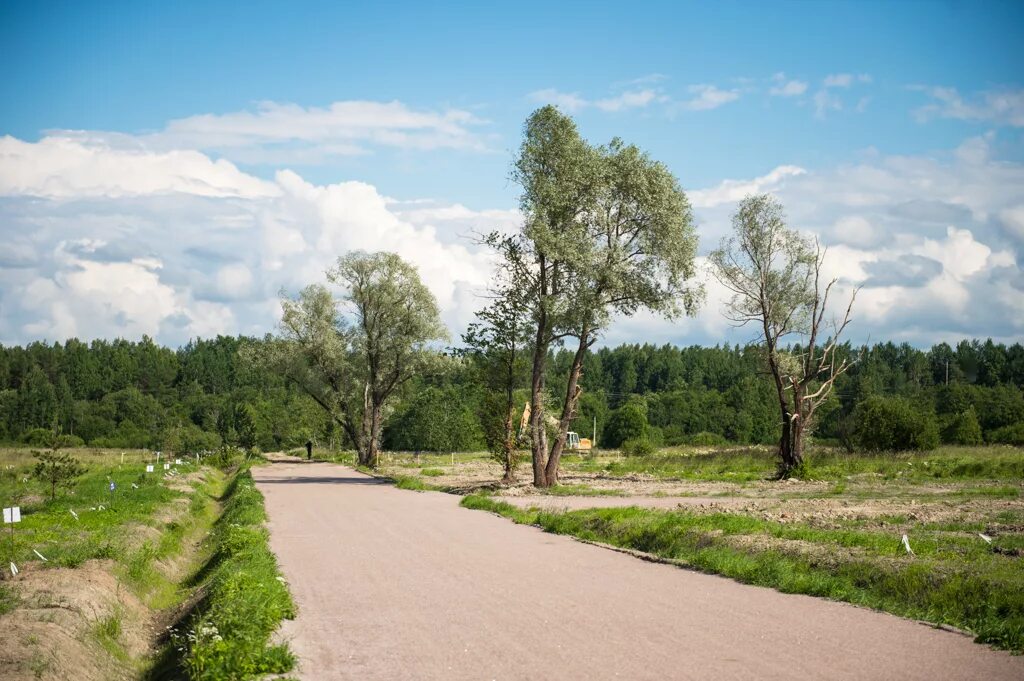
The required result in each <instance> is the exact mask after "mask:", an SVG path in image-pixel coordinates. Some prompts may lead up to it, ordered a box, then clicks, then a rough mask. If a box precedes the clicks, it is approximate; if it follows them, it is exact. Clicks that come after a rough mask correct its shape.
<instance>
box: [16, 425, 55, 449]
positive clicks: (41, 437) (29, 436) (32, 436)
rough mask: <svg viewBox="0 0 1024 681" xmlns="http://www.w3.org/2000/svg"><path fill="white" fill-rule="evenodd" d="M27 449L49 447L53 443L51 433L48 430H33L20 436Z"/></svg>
mask: <svg viewBox="0 0 1024 681" xmlns="http://www.w3.org/2000/svg"><path fill="white" fill-rule="evenodd" d="M21 441H22V442H24V443H25V444H27V445H28V446H29V447H49V446H50V445H51V444H52V443H53V431H52V430H50V429H49V428H33V429H32V430H29V431H26V432H25V433H24V434H22V436H21Z"/></svg>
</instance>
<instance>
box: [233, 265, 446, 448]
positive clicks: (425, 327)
mask: <svg viewBox="0 0 1024 681" xmlns="http://www.w3.org/2000/svg"><path fill="white" fill-rule="evenodd" d="M327 279H328V281H329V282H330V283H332V284H336V285H338V286H341V287H342V289H343V293H342V295H341V297H340V298H335V296H333V295H332V294H331V292H330V291H329V290H328V289H327V287H326V286H323V285H319V284H315V285H311V286H308V287H306V288H305V289H303V291H302V292H301V293H300V294H299V296H298V297H297V298H294V299H292V298H287V297H285V298H283V300H282V301H281V305H282V308H283V315H282V319H281V334H280V336H279V337H278V338H276V339H267V341H266V342H264V343H262V344H259V345H253V346H252V350H251V351H250V352H251V353H253V354H254V357H255V359H256V361H257V362H259V363H261V364H263V365H266V366H271V367H273V368H274V369H276V370H277V371H278V372H280V373H281V374H282V375H283V376H285V377H286V378H288V379H289V380H290V381H292V382H293V383H294V384H296V385H298V386H299V387H300V388H301V389H302V390H303V391H304V392H305V393H306V394H307V395H309V396H310V397H312V398H313V400H314V401H316V403H317V404H319V405H320V406H321V407H322V408H323V409H324V410H325V411H326V412H327V413H328V414H330V416H331V418H332V419H334V421H335V422H336V423H337V424H338V425H340V426H341V428H342V429H343V430H344V432H345V434H346V435H347V436H348V438H349V440H351V442H352V443H353V445H354V446H355V447H356V450H357V452H358V458H359V463H360V464H362V465H365V466H372V467H376V465H377V459H378V455H379V451H380V440H381V428H382V426H383V423H384V418H385V416H386V410H387V408H388V407H389V406H390V402H391V400H392V398H393V396H394V395H395V393H396V391H397V390H398V389H399V388H400V387H401V386H403V385H404V384H405V383H406V382H408V381H409V379H411V378H412V377H413V376H415V375H416V374H417V373H418V372H419V371H421V370H422V369H423V368H424V367H426V366H427V365H428V364H429V362H430V361H431V359H432V353H431V352H430V351H429V350H428V345H429V344H430V343H431V342H434V341H441V340H444V339H446V338H447V332H446V330H445V328H444V324H443V323H442V322H441V319H440V314H439V311H438V307H437V302H436V301H435V299H434V296H433V294H432V293H431V292H430V290H429V289H428V288H427V287H426V286H425V285H424V284H423V282H422V281H420V278H419V274H418V273H417V271H416V268H415V267H413V266H412V265H410V264H409V263H407V262H405V261H404V260H402V259H401V258H400V257H398V256H397V255H395V254H394V253H387V252H379V253H365V252H362V251H355V252H352V253H349V254H347V255H344V256H342V257H340V258H338V261H337V263H336V264H335V266H334V267H333V268H331V269H330V270H328V271H327ZM346 308H347V310H348V311H349V312H350V313H351V316H352V319H351V320H350V319H348V318H346V316H345V315H344V314H343V309H346Z"/></svg>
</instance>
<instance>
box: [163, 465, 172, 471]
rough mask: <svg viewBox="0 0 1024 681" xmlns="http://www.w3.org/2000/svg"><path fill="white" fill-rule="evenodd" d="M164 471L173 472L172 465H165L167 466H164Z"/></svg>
mask: <svg viewBox="0 0 1024 681" xmlns="http://www.w3.org/2000/svg"><path fill="white" fill-rule="evenodd" d="M164 470H165V471H169V470H171V464H169V463H165V464H164Z"/></svg>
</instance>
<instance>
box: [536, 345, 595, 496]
mask: <svg viewBox="0 0 1024 681" xmlns="http://www.w3.org/2000/svg"><path fill="white" fill-rule="evenodd" d="M588 336H589V333H588V332H587V330H586V329H584V330H583V333H581V334H580V344H579V347H577V349H576V355H575V356H574V357H573V358H572V368H571V369H570V370H569V383H568V385H567V386H566V388H565V401H564V402H563V403H562V418H561V420H560V421H559V422H558V436H557V437H556V438H555V442H554V444H553V445H552V446H551V454H550V456H548V462H547V466H545V480H546V483H547V484H546V485H545V486H546V487H551V486H553V485H557V484H558V465H559V461H561V459H562V451H563V450H564V449H565V440H566V437H568V433H569V425H570V424H571V423H572V420H573V419H574V418H576V405H577V403H578V402H579V399H580V387H579V381H580V374H581V373H582V372H583V358H584V356H585V355H586V352H587V345H588V343H587V341H588Z"/></svg>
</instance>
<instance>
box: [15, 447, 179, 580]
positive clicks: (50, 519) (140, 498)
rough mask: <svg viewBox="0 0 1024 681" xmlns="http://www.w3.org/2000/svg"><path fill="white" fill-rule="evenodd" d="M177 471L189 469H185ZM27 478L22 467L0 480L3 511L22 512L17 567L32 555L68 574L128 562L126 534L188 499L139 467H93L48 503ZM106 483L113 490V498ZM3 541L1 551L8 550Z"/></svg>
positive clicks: (133, 465)
mask: <svg viewBox="0 0 1024 681" xmlns="http://www.w3.org/2000/svg"><path fill="white" fill-rule="evenodd" d="M8 465H10V464H8ZM178 468H179V469H182V470H183V471H188V470H189V469H192V470H194V469H195V467H194V466H193V465H191V464H185V465H183V466H180V467H178ZM28 472H29V471H28V465H27V464H21V465H17V464H16V465H13V466H12V467H11V468H8V469H5V471H4V473H5V474H4V475H3V476H2V478H0V498H3V499H4V505H11V504H14V503H19V504H20V505H21V508H22V522H21V523H19V524H18V525H17V529H16V532H15V541H14V561H15V562H16V563H18V564H21V563H26V562H31V561H39V560H40V559H39V558H38V556H36V554H35V551H39V552H40V553H41V554H43V555H44V556H46V557H47V558H48V559H49V565H51V566H60V567H72V568H73V567H77V566H79V565H81V564H82V563H84V562H85V561H86V560H90V559H94V558H112V559H115V560H118V561H122V562H124V561H129V562H130V560H131V558H130V557H129V556H127V555H126V554H127V552H126V550H125V549H126V547H127V546H129V544H130V543H131V540H132V537H131V536H129V535H130V530H129V529H127V528H131V527H133V526H137V525H146V524H149V523H151V522H152V520H151V519H152V517H153V515H154V514H155V512H156V511H157V509H159V508H161V507H163V506H165V505H167V504H168V503H170V502H172V501H173V500H174V499H176V498H182V497H187V496H189V493H188V492H183V491H177V490H174V489H171V488H170V487H168V486H167V484H166V483H167V480H166V479H165V478H164V476H163V475H162V471H160V472H154V473H149V474H147V473H145V465H144V464H143V463H136V462H132V463H125V464H124V465H120V464H119V463H118V464H116V465H103V464H98V463H94V464H92V465H90V466H88V468H87V471H86V473H85V474H84V475H83V476H82V477H81V478H79V479H78V480H77V481H76V483H75V485H74V488H73V489H72V490H70V491H66V492H58V495H57V497H56V498H55V499H54V500H52V501H47V500H45V495H43V496H40V495H39V494H36V493H34V492H37V491H38V488H34V487H32V486H31V485H32V483H31V482H29V483H25V482H24V480H25V478H26V477H27V475H28ZM110 482H113V483H114V484H115V490H114V491H113V492H111V491H110V488H109V485H110ZM72 512H74V513H72ZM75 515H77V516H78V517H77V518H76V517H75ZM6 540H7V538H6V537H5V542H4V543H5V548H6V547H7V546H9V544H8V542H7V541H6ZM7 551H9V549H7ZM7 551H5V553H7ZM5 557H6V556H5Z"/></svg>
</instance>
